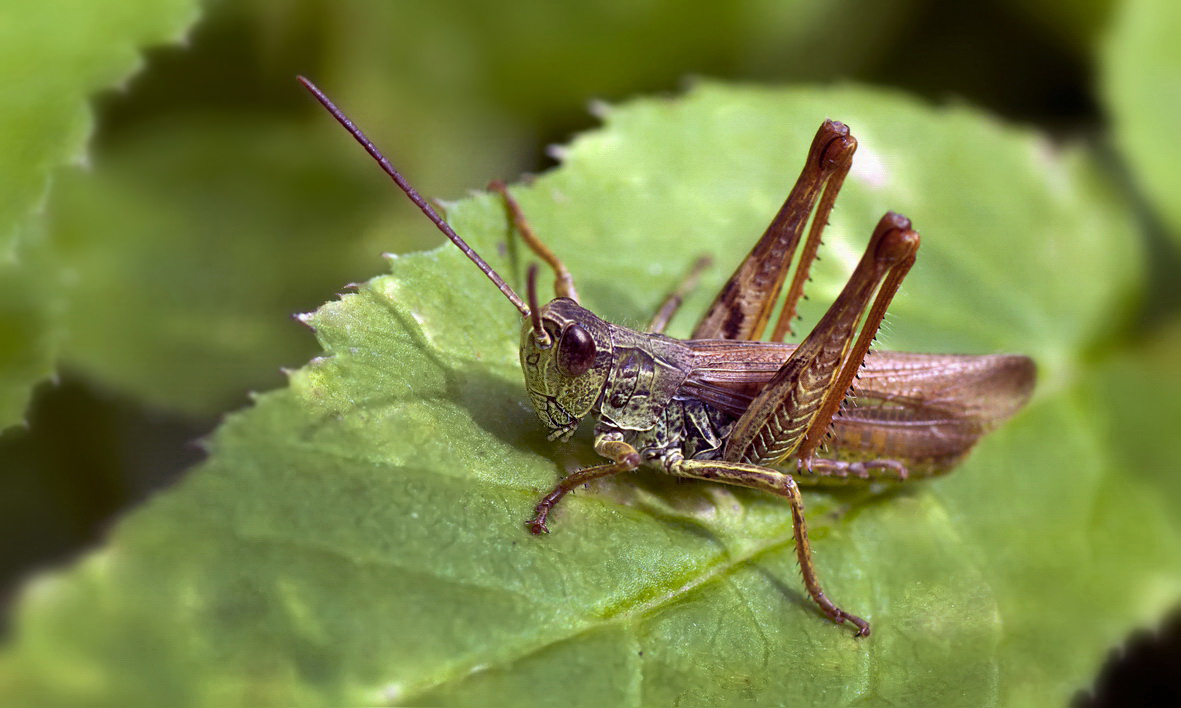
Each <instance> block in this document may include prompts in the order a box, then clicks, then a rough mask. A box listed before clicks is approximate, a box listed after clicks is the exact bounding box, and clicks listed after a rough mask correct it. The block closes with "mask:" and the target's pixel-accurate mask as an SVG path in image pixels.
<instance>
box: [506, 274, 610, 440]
mask: <svg viewBox="0 0 1181 708" xmlns="http://www.w3.org/2000/svg"><path fill="white" fill-rule="evenodd" d="M538 315H539V317H538V318H537V320H536V321H534V320H533V318H526V319H525V320H524V322H523V323H522V325H521V369H522V371H524V373H525V388H526V389H527V390H528V392H529V399H530V400H531V401H533V408H534V409H535V410H536V411H537V417H538V418H539V419H541V423H542V425H544V426H545V427H546V428H547V429H548V430H549V435H548V437H549V439H550V440H559V439H560V440H566V439H568V438H569V437H570V436H571V435H573V434H574V431H575V429H577V428H578V424H579V423H580V422H581V421H582V419H583V418H585V417H586V416H587V415H588V414H589V413H590V412H591V411H592V410H593V409H594V407H595V404H596V403H598V401H599V397H600V396H601V395H602V393H603V387H604V386H605V384H606V382H607V374H608V372H609V371H610V369H611V358H612V345H611V331H610V326H609V325H608V324H607V323H606V322H604V321H603V320H601V319H599V318H598V317H596V316H595V315H594V313H592V312H591V311H590V310H587V309H586V308H584V307H581V306H580V305H579V304H578V303H576V302H574V301H573V300H571V299H570V298H565V297H559V298H557V299H555V300H553V301H552V302H550V303H549V304H548V305H546V306H545V307H543V308H541V309H540V310H539V311H538ZM536 322H540V326H541V329H542V331H544V332H545V336H541V335H539V334H538V332H537V329H536V326H537V325H536Z"/></svg>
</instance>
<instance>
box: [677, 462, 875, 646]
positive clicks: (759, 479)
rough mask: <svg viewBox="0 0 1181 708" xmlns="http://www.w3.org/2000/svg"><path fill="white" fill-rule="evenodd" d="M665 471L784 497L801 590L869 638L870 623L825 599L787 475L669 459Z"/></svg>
mask: <svg viewBox="0 0 1181 708" xmlns="http://www.w3.org/2000/svg"><path fill="white" fill-rule="evenodd" d="M665 469H666V471H667V472H668V473H669V474H672V475H675V476H677V477H689V478H691V479H704V480H708V481H711V482H721V483H723V484H732V485H735V486H738V487H748V488H750V489H759V490H762V491H766V492H771V493H772V494H777V495H779V496H781V497H784V498H786V499H787V501H788V503H789V504H791V521H792V533H793V535H794V536H795V544H796V559H797V560H798V561H799V563H800V572H801V573H802V574H803V576H804V587H805V588H807V590H808V595H809V596H810V597H811V598H812V601H813V602H815V603H816V604H817V605H818V606H819V607H820V611H821V612H823V613H824V615H825V616H826V617H828V618H829V619H830V620H832V621H833V622H836V623H837V624H843V623H845V622H848V623H850V624H852V625H853V626H855V627H856V628H857V636H859V637H867V636H869V622H866V621H865V620H863V619H861V618H860V617H858V616H857V615H855V614H852V613H850V612H846V611H845V610H842V609H841V608H840V607H838V606H837V605H836V604H835V603H834V602H833V601H832V600H830V599H828V596H827V595H825V594H824V590H823V589H821V587H820V580H819V578H817V577H816V566H815V565H814V564H813V563H812V547H811V544H809V542H808V525H807V522H805V520H804V500H803V498H802V497H801V496H800V490H799V488H798V487H796V483H795V480H794V479H792V476H791V475H790V474H788V473H786V472H783V471H780V470H774V469H769V468H767V467H760V466H758V465H748V464H744V463H741V462H722V461H717V460H684V459H677V460H671V461H670V462H669V463H668V464H667V465H666V467H665Z"/></svg>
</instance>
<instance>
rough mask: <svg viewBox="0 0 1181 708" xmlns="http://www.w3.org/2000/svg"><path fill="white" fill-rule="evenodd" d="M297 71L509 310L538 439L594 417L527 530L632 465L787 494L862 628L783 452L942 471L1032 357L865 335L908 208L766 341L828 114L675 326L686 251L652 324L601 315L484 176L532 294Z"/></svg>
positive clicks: (898, 476) (804, 263)
mask: <svg viewBox="0 0 1181 708" xmlns="http://www.w3.org/2000/svg"><path fill="white" fill-rule="evenodd" d="M300 81H301V82H302V83H303V84H304V86H305V87H307V89H308V90H309V91H310V92H311V93H312V94H313V95H314V96H315V97H316V99H317V100H319V101H320V103H321V104H322V105H323V106H324V107H325V108H326V109H328V111H329V112H330V113H331V114H332V115H333V117H335V118H336V120H337V121H338V122H340V124H341V125H342V126H344V127H345V129H346V130H348V131H349V132H350V133H351V134H352V135H353V137H354V139H356V140H357V142H358V143H360V144H361V145H362V147H364V148H365V150H366V151H367V152H368V153H369V154H370V155H371V156H372V157H373V159H374V160H376V161H377V162H378V164H379V165H380V166H381V168H382V169H383V170H384V171H385V172H386V174H387V175H389V176H390V177H391V178H392V179H393V180H394V182H395V183H397V185H398V186H399V187H400V188H401V189H402V191H403V192H405V193H406V195H407V196H408V197H409V198H410V199H411V201H413V202H414V203H415V204H416V205H417V206H418V207H419V208H420V209H421V210H422V211H423V213H424V214H426V216H427V217H428V218H429V219H430V220H431V221H432V222H434V224H435V226H436V227H437V228H438V229H439V230H440V231H442V232H443V233H444V234H445V235H446V236H447V237H448V238H449V239H450V240H451V241H452V242H453V243H455V245H456V246H457V247H459V249H460V250H461V251H463V252H464V253H465V254H466V255H467V256H468V257H469V258H470V259H471V260H472V261H473V262H474V263H475V264H476V265H477V267H479V268H480V270H481V271H483V272H484V274H485V275H486V276H487V277H488V278H489V279H490V280H491V281H492V282H493V283H494V284H495V285H496V286H497V288H498V289H500V291H501V292H502V293H503V294H504V295H505V297H506V298H508V300H509V301H510V302H511V303H512V304H513V305H514V306H515V307H516V308H517V310H518V311H519V312H520V313H521V316H522V325H521V349H520V359H521V367H522V370H523V372H524V374H525V384H526V389H527V391H528V395H529V398H530V400H531V401H532V403H533V406H534V409H535V411H536V413H537V415H538V418H539V419H540V420H541V422H542V424H543V425H544V426H546V428H548V430H549V435H548V436H547V437H548V438H549V439H551V440H557V439H560V440H567V439H569V438H570V436H571V435H573V434H574V431H575V430H576V428H577V427H578V425H579V423H580V422H581V421H582V420H583V419H584V418H586V417H588V416H592V415H593V416H595V417H596V418H597V421H598V422H597V424H596V426H595V451H596V452H597V453H598V454H599V455H600V457H603V458H605V459H608V460H610V462H608V463H605V464H602V465H598V466H596V467H590V468H587V469H583V470H579V471H577V472H574V473H572V474H570V475H567V476H566V477H564V478H562V479H561V480H560V481H559V482H558V483H557V485H556V486H555V487H554V488H553V490H551V491H550V492H549V493H548V494H546V495H545V497H543V498H542V499H541V501H539V502H538V503H537V505H536V507H535V508H534V515H533V518H531V519H530V520H529V521H528V522H527V527H528V529H529V531H530V532H531V533H533V534H536V535H541V534H545V533H548V532H549V528H548V526H547V521H548V518H549V514H550V512H551V511H552V510H553V508H554V506H555V505H556V504H558V502H559V501H561V499H562V498H563V497H565V496H566V494H568V493H569V492H571V491H573V490H574V489H576V488H577V487H579V486H581V485H583V484H585V483H587V482H590V481H591V480H594V479H597V478H600V477H606V476H608V475H613V474H617V473H619V472H626V471H629V470H632V469H635V468H636V467H638V466H639V465H640V464H641V463H643V464H648V465H651V466H656V467H659V468H661V469H662V470H663V471H664V472H666V473H669V474H672V475H674V476H676V477H683V478H695V479H705V480H711V481H715V482H722V483H725V484H732V485H737V486H743V487H749V488H753V489H759V490H763V491H766V492H770V493H773V494H776V495H779V496H781V497H784V498H785V499H786V501H787V502H788V505H789V507H790V510H791V515H792V529H793V535H794V538H795V547H796V548H795V550H796V558H797V560H798V561H799V564H800V572H801V575H802V576H803V582H804V586H805V588H806V589H807V591H808V595H809V596H810V597H811V599H812V601H813V602H814V603H815V604H816V605H817V606H818V607H819V609H820V610H821V611H822V612H823V614H824V615H825V616H826V617H828V618H829V619H830V620H831V621H833V622H835V623H837V624H844V623H849V624H851V625H853V626H854V627H856V628H857V636H859V637H865V636H869V633H870V629H869V623H868V622H866V621H865V620H864V619H862V618H861V617H858V616H857V615H854V614H851V613H849V612H846V611H844V610H843V609H841V608H840V607H838V606H837V605H836V604H834V603H833V602H832V601H831V600H829V599H828V597H827V596H826V595H825V594H824V592H823V590H822V589H821V586H820V581H819V579H818V578H817V576H816V569H815V566H814V564H813V560H812V551H811V546H810V545H809V542H808V532H807V524H806V522H805V519H804V504H803V499H802V496H801V494H800V492H799V489H798V488H797V486H796V478H795V477H793V475H792V473H789V472H788V471H787V470H786V469H785V468H790V467H791V466H792V463H793V461H794V463H795V464H794V467H795V469H794V474H795V475H797V476H798V477H799V480H800V481H801V482H807V483H810V484H824V483H841V482H874V481H878V480H893V481H904V480H907V479H908V478H912V477H922V476H930V475H935V474H941V473H943V472H946V471H948V470H950V469H951V468H952V467H953V466H955V465H956V464H958V463H959V461H960V460H962V459H963V458H964V456H965V455H966V454H967V453H968V451H969V450H970V449H971V447H972V446H973V445H974V444H975V443H976V441H977V440H979V439H980V437H981V436H983V435H984V434H985V433H987V432H988V431H989V430H991V429H992V428H994V427H996V426H997V425H998V424H999V423H1000V422H1001V421H1003V420H1004V419H1006V418H1008V417H1009V416H1011V415H1013V414H1014V413H1016V412H1017V410H1018V409H1020V408H1021V407H1022V406H1023V405H1024V404H1025V402H1026V401H1027V400H1028V399H1029V396H1030V394H1031V392H1032V389H1033V383H1034V366H1033V362H1032V361H1031V360H1030V359H1028V358H1027V357H1021V356H1000V355H998V356H950V355H926V354H906V353H898V352H885V353H880V352H871V351H870V346H871V344H872V343H873V342H874V341H876V335H877V331H878V328H879V327H880V326H881V322H882V318H883V317H884V316H885V311H886V307H887V306H888V305H889V303H890V301H891V299H892V298H893V296H894V294H895V293H896V292H897V290H898V287H899V285H900V284H901V282H902V280H903V278H905V276H906V273H907V271H908V270H909V269H910V267H911V265H912V264H913V263H914V260H915V252H916V251H917V249H918V245H919V236H918V234H917V233H915V232H914V231H913V230H911V228H910V221H909V220H908V219H906V217H903V216H901V215H898V214H895V213H893V212H890V213H887V214H886V215H885V216H884V217H882V219H881V221H880V222H879V223H878V225H877V228H875V229H874V233H873V235H872V236H871V237H870V242H869V245H868V246H867V247H866V250H865V253H864V255H863V256H862V258H861V261H860V262H859V263H858V265H857V268H856V269H855V270H854V272H853V275H852V276H851V277H850V278H849V282H848V283H847V284H846V286H845V289H844V290H843V291H842V292H841V294H840V296H839V297H838V298H837V299H836V301H834V303H833V305H832V306H831V307H830V308H829V310H828V311H827V312H826V313H825V314H824V316H823V317H822V318H821V320H820V322H819V323H817V325H816V326H815V328H813V330H812V332H811V333H810V334H808V336H807V337H805V338H804V340H803V342H801V343H800V344H799V345H787V344H780V343H779V342H781V341H782V340H783V338H784V337H785V336H786V334H787V333H788V332H789V330H790V324H791V323H792V322H793V321H795V320H796V319H797V318H798V312H797V310H796V305H797V304H798V303H799V301H800V300H801V299H806V297H807V296H806V295H804V292H803V289H804V284H805V283H806V282H808V281H809V280H811V277H810V267H811V265H812V263H814V262H815V261H818V260H820V256H819V254H818V253H817V250H818V248H819V246H820V244H821V243H823V238H822V236H823V231H824V227H825V225H826V224H827V223H828V219H829V215H830V214H831V212H832V209H833V205H834V203H835V200H836V196H837V193H838V192H839V191H840V188H841V185H842V184H843V182H844V180H845V177H846V176H847V175H848V173H849V170H850V166H851V165H852V158H853V153H854V151H855V150H856V149H857V140H856V139H855V138H854V137H853V136H852V135H851V134H850V132H849V129H848V127H847V126H845V125H844V124H842V123H838V122H836V121H831V120H826V121H825V122H824V123H823V124H822V125H821V126H820V129H819V130H818V131H817V132H816V136H815V137H814V138H813V140H812V144H811V146H810V147H809V149H808V158H807V160H806V161H805V163H804V168H803V171H802V172H801V173H800V176H799V179H798V180H797V181H796V183H795V186H794V187H793V188H792V189H791V191H790V193H789V194H788V196H787V199H786V200H785V201H784V203H783V206H782V207H780V209H779V211H778V213H777V214H776V215H775V218H774V219H773V220H772V222H771V224H770V226H768V228H767V230H766V231H765V232H764V234H763V236H762V237H761V238H760V239H759V241H758V242H757V243H756V244H755V246H754V247H753V248H752V249H751V251H750V253H749V254H748V255H747V257H746V258H745V259H744V260H743V261H742V263H741V264H740V265H739V266H738V268H737V270H735V271H734V274H733V275H732V276H731V277H730V279H729V281H727V283H726V285H725V286H724V287H723V288H722V289H721V290H720V291H719V293H718V295H717V297H716V298H715V299H714V301H713V304H712V305H710V307H709V309H708V310H707V311H706V313H705V316H704V317H703V318H702V319H701V321H700V322H699V323H698V324H697V327H696V328H695V329H694V330H693V338H692V339H691V340H688V341H685V340H677V339H672V338H669V337H665V336H663V335H661V334H654V333H652V332H659V331H661V330H663V328H664V326H665V325H666V324H667V323H668V320H669V319H671V317H672V316H673V314H674V313H675V312H676V310H677V309H678V308H679V307H680V304H681V302H682V301H683V300H684V296H685V294H687V291H688V289H689V287H690V286H691V282H692V281H693V280H694V278H695V276H696V274H698V272H699V268H700V264H699V266H698V267H695V268H694V271H693V274H691V275H690V277H689V278H687V279H686V282H685V283H683V284H682V286H681V287H680V288H678V289H676V290H674V291H673V292H672V294H671V295H670V296H669V297H668V298H667V299H666V300H665V302H664V304H663V305H662V307H661V309H660V310H659V311H658V312H657V314H656V315H655V316H654V318H653V320H652V327H651V330H652V332H647V333H646V332H637V331H635V330H631V329H628V328H626V327H621V326H618V325H614V324H611V323H609V322H606V321H605V320H602V319H600V318H599V317H597V316H596V315H595V314H594V313H592V312H590V311H589V310H587V309H585V308H583V307H581V306H580V305H579V304H578V303H577V297H578V296H577V292H576V290H575V288H574V280H573V278H572V277H571V275H570V273H569V271H568V270H566V267H565V265H563V264H562V262H561V260H559V259H558V258H557V257H556V256H555V255H554V254H553V252H552V251H550V250H549V249H548V248H547V247H546V246H545V245H544V244H542V243H541V241H540V240H539V239H538V238H537V237H536V235H535V234H534V233H533V231H532V229H531V228H530V227H529V224H528V222H527V221H526V220H525V217H524V215H523V214H522V212H521V209H520V207H519V206H518V205H517V203H516V201H515V200H514V199H513V198H512V196H511V194H510V193H509V191H508V188H507V187H505V186H504V185H503V184H501V183H493V184H492V185H490V189H491V190H493V191H496V192H499V193H500V194H501V195H502V196H503V198H504V201H505V206H506V209H507V214H508V217H509V220H510V223H511V224H512V226H514V227H515V228H516V230H517V231H518V232H519V233H520V235H521V238H522V240H524V241H525V242H526V244H527V245H528V246H529V248H530V249H531V250H532V251H533V252H534V253H535V254H537V255H538V256H539V257H540V258H541V259H542V260H543V261H545V262H546V263H547V264H549V266H550V267H551V268H552V270H553V271H554V275H555V278H554V288H555V291H556V293H557V295H558V297H557V298H555V299H554V300H552V301H551V302H549V304H546V305H544V306H542V305H539V303H538V299H537V293H536V284H535V281H536V271H535V269H533V268H531V269H530V273H529V277H528V283H529V285H528V289H529V292H528V293H527V295H528V300H525V299H523V298H521V297H520V296H519V295H517V294H516V293H515V292H514V291H513V290H512V288H511V287H509V286H508V284H507V283H506V282H505V281H504V280H503V279H502V278H501V277H500V276H499V275H498V274H497V273H496V271H494V270H493V269H492V268H491V266H489V265H488V264H487V263H486V262H484V261H483V260H482V259H481V258H480V257H479V255H478V254H476V252H475V251H474V250H473V249H472V248H471V247H470V246H468V245H467V244H466V243H465V242H464V241H463V239H462V238H460V237H459V236H458V235H457V234H456V233H455V232H454V231H453V230H452V229H451V227H450V226H449V225H448V224H447V223H446V221H444V220H443V219H442V217H440V216H439V215H438V213H437V212H436V211H435V210H434V209H433V208H432V207H431V205H430V204H429V203H427V202H426V200H424V199H423V198H422V197H421V196H420V195H419V194H418V192H416V191H415V190H414V189H413V188H412V187H411V186H410V185H409V184H408V183H407V182H406V180H405V179H404V178H403V177H402V176H401V174H399V173H398V172H397V170H395V169H394V168H393V166H392V165H391V164H390V163H389V161H388V160H386V158H385V157H384V156H383V155H382V154H381V153H380V152H379V151H378V150H377V148H376V147H375V146H374V145H373V144H372V143H371V142H370V141H369V140H368V139H367V138H366V137H365V136H364V134H363V133H362V132H361V131H360V130H359V129H358V128H357V127H356V126H355V125H354V124H353V123H352V122H351V121H350V120H349V119H348V118H347V117H345V115H344V113H343V112H341V111H340V110H339V109H338V108H337V107H336V106H335V105H333V104H332V102H331V101H330V100H329V99H328V98H327V96H325V95H324V94H323V93H322V92H321V91H320V90H319V89H318V88H316V87H315V86H314V85H312V83H311V82H310V81H308V80H306V79H303V78H301V79H300ZM809 222H810V223H811V226H810V227H809V226H808V224H809ZM805 229H807V231H808V233H807V238H806V240H805V239H804V231H805ZM801 241H803V249H802V251H801V253H800V257H799V260H798V264H797V266H796V270H795V274H794V276H793V278H792V280H791V282H790V285H788V283H787V275H788V273H789V271H790V270H791V265H792V263H793V261H794V260H795V253H796V251H797V250H799V246H800V244H801ZM785 285H788V287H787V291H786V295H785V296H784V297H783V298H782V301H783V306H782V308H780V309H779V312H780V314H779V317H778V319H777V320H776V322H775V325H774V327H773V329H772V332H771V335H770V339H771V340H772V341H770V342H755V341H753V340H758V339H760V338H761V337H762V336H763V333H764V331H765V329H766V327H767V325H768V324H770V317H771V315H772V313H773V311H775V310H776V307H777V304H778V302H779V301H780V295H781V293H782V292H783V289H784V286H785ZM871 353H873V354H874V357H873V359H872V360H870V359H869V358H868V357H869V355H870V354H871ZM854 379H857V380H859V384H858V387H857V390H856V391H854V390H853V380H854ZM854 394H856V395H854ZM838 413H839V415H838ZM822 445H823V447H822ZM818 451H824V452H825V456H824V457H820V456H817V454H816V453H817V452H818Z"/></svg>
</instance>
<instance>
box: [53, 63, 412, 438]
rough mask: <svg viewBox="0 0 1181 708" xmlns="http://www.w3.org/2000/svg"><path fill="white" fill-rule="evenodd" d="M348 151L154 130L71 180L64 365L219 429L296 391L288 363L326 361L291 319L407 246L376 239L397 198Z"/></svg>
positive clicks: (240, 120) (252, 124)
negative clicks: (245, 408) (225, 420)
mask: <svg viewBox="0 0 1181 708" xmlns="http://www.w3.org/2000/svg"><path fill="white" fill-rule="evenodd" d="M292 86H293V88H292V90H293V91H294V90H297V89H298V85H297V84H295V83H294V82H292ZM339 138H340V136H336V135H331V134H328V133H325V132H324V131H317V132H315V133H309V130H308V127H307V126H306V125H305V124H303V123H293V122H287V121H282V120H275V119H264V118H253V119H252V118H248V117H241V116H239V117H236V118H235V119H234V120H233V121H226V120H221V119H218V118H217V117H215V116H211V115H190V116H189V117H188V119H187V120H175V119H173V120H170V121H168V122H167V123H164V124H159V125H157V126H153V127H141V128H140V129H139V130H138V131H137V133H136V135H135V136H134V137H133V138H132V139H130V140H125V141H123V142H122V143H121V144H119V145H118V146H117V148H116V149H112V150H109V151H104V153H103V154H101V155H99V158H98V160H97V167H96V168H95V170H94V171H93V173H92V174H85V175H84V174H75V175H70V179H67V180H65V181H64V182H63V184H62V185H61V187H60V189H59V192H58V195H57V198H56V199H55V202H54V207H55V209H54V214H53V219H52V227H53V231H54V237H55V240H56V242H57V247H58V250H59V252H60V256H61V258H62V260H63V262H64V263H65V264H66V265H67V266H68V267H69V268H71V269H72V271H73V272H75V273H76V274H77V275H76V276H75V278H74V282H73V287H72V288H71V291H70V297H71V300H72V301H73V303H74V306H73V308H72V309H71V311H70V313H69V316H68V318H67V321H66V323H67V326H68V329H69V332H70V341H69V343H68V347H67V348H66V351H65V352H64V356H63V358H64V359H65V360H66V361H68V362H69V363H70V364H71V365H72V366H74V367H77V368H78V369H80V370H82V371H85V372H88V373H90V374H92V375H94V376H95V378H97V379H98V380H100V381H103V382H104V384H105V385H107V386H111V387H114V388H116V389H119V390H122V391H126V392H129V393H131V394H133V395H134V396H136V397H137V398H138V399H139V400H144V401H148V402H149V403H152V404H155V405H158V406H162V407H167V408H174V409H181V410H186V411H189V412H193V413H197V414H205V415H212V414H216V413H217V412H219V411H222V410H225V409H226V408H227V407H233V406H234V405H236V404H238V403H239V397H240V396H242V393H243V392H244V391H247V390H250V389H253V388H260V387H261V388H267V387H273V386H275V385H278V384H280V383H281V381H282V379H281V376H280V374H279V365H280V364H283V363H285V364H289V365H297V364H299V362H301V361H306V360H307V358H308V357H310V356H312V355H313V354H314V353H315V351H314V344H313V343H312V342H310V341H309V339H308V337H307V336H306V333H305V332H304V331H303V330H302V328H300V327H299V326H298V324H297V323H294V322H293V321H292V320H291V315H293V314H295V312H297V311H298V310H297V308H300V309H306V308H310V307H314V306H315V305H316V304H317V303H318V302H321V301H322V300H323V299H324V298H327V297H329V296H331V294H332V293H333V292H334V291H337V290H339V289H341V288H343V287H344V286H345V284H346V283H348V281H349V278H350V275H351V274H355V273H357V272H367V271H370V272H371V271H373V270H375V269H376V268H377V267H378V266H379V265H380V258H379V257H378V255H377V253H378V252H379V244H381V243H382V242H384V243H385V245H386V246H387V247H388V246H390V245H391V244H390V243H389V241H390V239H389V238H388V237H384V235H381V234H378V233H376V232H375V231H373V230H372V226H373V223H374V221H375V219H377V217H378V216H379V215H380V211H379V209H380V208H383V207H385V208H388V207H389V206H390V205H391V203H392V200H391V199H390V196H391V195H390V194H389V189H388V187H387V185H386V184H384V183H383V182H382V180H380V179H378V178H375V175H374V174H373V170H372V169H369V168H370V166H369V165H365V164H363V163H359V161H356V160H347V159H346V157H347V156H346V154H345V152H344V151H343V150H342V149H341V147H342V145H343V143H342V141H340V140H339ZM359 168H366V169H359ZM413 216H414V215H413V214H406V215H405V217H400V218H402V219H403V221H406V220H409V219H410V218H413ZM415 225H418V224H417V223H416V224H415ZM379 236H382V238H381V239H380V240H379V238H378V237H379ZM404 245H411V244H404ZM310 298H315V299H310Z"/></svg>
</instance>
